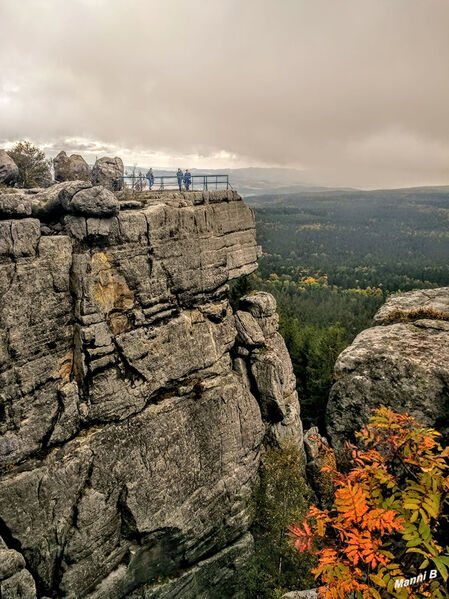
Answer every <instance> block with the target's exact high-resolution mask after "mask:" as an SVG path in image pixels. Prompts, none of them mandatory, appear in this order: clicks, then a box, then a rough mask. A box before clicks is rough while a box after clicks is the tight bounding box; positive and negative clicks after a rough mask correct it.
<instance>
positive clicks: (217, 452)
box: [0, 181, 302, 599]
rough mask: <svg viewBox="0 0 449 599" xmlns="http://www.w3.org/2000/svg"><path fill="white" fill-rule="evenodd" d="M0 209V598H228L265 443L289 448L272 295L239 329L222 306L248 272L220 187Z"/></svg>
mask: <svg viewBox="0 0 449 599" xmlns="http://www.w3.org/2000/svg"><path fill="white" fill-rule="evenodd" d="M111 196H112V197H111ZM12 197H13V199H9V202H7V201H6V200H5V199H4V197H3V196H2V197H0V294H1V297H2V301H1V303H0V408H1V411H2V419H1V424H0V464H1V475H0V515H1V518H0V535H2V537H3V539H4V540H5V543H6V547H5V548H4V549H2V548H1V547H0V549H2V551H6V552H7V554H5V555H6V556H7V561H5V562H4V563H10V562H11V564H13V565H14V567H12V566H11V568H10V569H9V570H8V571H7V573H6V575H5V574H3V576H4V577H5V580H6V581H7V582H5V584H9V585H10V587H8V588H15V587H13V586H12V585H14V584H19V582H17V579H18V578H20V579H21V580H22V579H23V585H24V586H23V588H24V589H25V590H24V591H23V593H22V594H19V593H18V592H16V595H14V593H12V594H11V593H10V595H7V593H6V591H5V592H4V587H3V583H0V584H1V585H2V586H1V587H0V588H1V589H2V597H3V596H5V597H7V596H14V597H22V596H23V597H34V591H33V585H35V586H36V589H37V595H38V596H39V597H42V596H48V597H65V598H78V597H79V598H88V599H114V598H119V597H120V598H121V597H133V598H135V599H137V598H139V599H142V598H147V599H149V598H151V599H172V598H173V599H174V598H175V597H182V598H183V599H189V598H192V599H194V598H196V597H197V596H201V597H203V598H205V599H206V598H209V597H210V598H216V597H223V598H224V597H226V596H228V595H231V594H232V591H233V580H234V574H235V571H236V569H238V568H239V567H241V566H242V564H243V563H244V561H245V560H246V559H247V557H248V555H249V553H250V552H251V550H252V537H251V535H250V534H249V533H248V532H247V530H248V527H249V525H250V522H251V515H250V510H249V505H248V504H249V501H248V500H249V497H250V494H251V491H252V487H253V485H254V483H255V482H256V480H257V471H258V463H259V452H260V446H261V443H262V439H263V438H264V436H265V435H268V436H270V438H272V439H274V440H276V439H280V438H283V437H284V436H287V437H289V438H293V439H296V440H297V441H298V442H300V441H302V429H301V422H300V419H299V405H298V400H297V396H296V392H295V383H294V377H293V375H292V369H291V362H290V359H289V356H288V353H287V351H286V348H285V345H284V343H283V341H282V338H281V337H280V336H279V334H278V333H277V316H276V313H275V303H274V300H273V298H272V297H271V296H270V295H268V294H257V295H253V296H251V295H250V296H247V297H246V298H244V299H243V300H242V302H241V309H240V310H239V311H238V312H237V314H236V315H234V314H233V312H232V310H231V308H230V305H229V302H228V299H227V290H228V286H227V283H228V281H229V280H230V279H233V278H236V277H239V276H241V275H246V274H249V273H251V272H252V271H253V270H254V269H255V268H256V266H257V263H256V260H257V257H258V254H259V248H258V247H257V245H256V242H255V226H254V217H253V214H252V212H251V210H250V209H249V208H248V207H246V206H245V204H244V203H243V202H242V200H241V198H240V197H239V196H238V195H237V194H236V193H235V192H232V191H223V192H191V193H178V192H176V193H170V192H166V193H157V192H155V193H147V194H141V195H139V199H138V200H135V199H134V200H133V201H128V200H126V198H122V199H121V202H120V204H121V205H120V208H121V210H120V211H119V212H118V205H117V204H118V200H117V198H116V197H115V196H113V195H112V194H111V195H109V192H108V191H107V190H106V189H104V188H102V187H98V186H91V185H90V184H86V182H82V181H81V182H79V181H77V182H69V183H61V184H59V185H54V186H53V187H51V188H49V189H47V190H44V191H42V190H32V191H30V192H29V193H23V194H22V193H21V194H12ZM113 200H114V201H113ZM14 577H16V579H15V580H12V579H13V578H14ZM8 581H9V582H8ZM20 584H22V583H20ZM26 585H28V587H27V586H26ZM26 589H28V590H26ZM21 592H22V591H21Z"/></svg>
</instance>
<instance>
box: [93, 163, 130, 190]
mask: <svg viewBox="0 0 449 599" xmlns="http://www.w3.org/2000/svg"><path fill="white" fill-rule="evenodd" d="M124 170H125V169H124V166H123V162H122V159H121V158H118V157H115V158H108V157H104V158H99V159H98V160H97V161H96V162H95V164H94V166H93V168H92V173H91V180H92V183H93V184H94V185H103V186H104V187H106V188H107V189H110V190H111V191H119V190H120V189H122V187H123V179H122V177H123V174H124Z"/></svg>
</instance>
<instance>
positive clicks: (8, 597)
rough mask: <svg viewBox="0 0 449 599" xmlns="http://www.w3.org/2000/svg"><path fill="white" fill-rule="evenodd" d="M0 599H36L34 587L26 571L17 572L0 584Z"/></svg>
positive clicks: (31, 578)
mask: <svg viewBox="0 0 449 599" xmlns="http://www.w3.org/2000/svg"><path fill="white" fill-rule="evenodd" d="M0 594H1V597H2V599H36V586H35V584H34V580H33V577H32V576H31V574H30V573H29V572H28V570H19V572H16V573H15V574H13V575H12V576H11V577H10V578H7V579H6V580H3V581H2V582H0Z"/></svg>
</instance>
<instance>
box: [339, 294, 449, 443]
mask: <svg viewBox="0 0 449 599" xmlns="http://www.w3.org/2000/svg"><path fill="white" fill-rule="evenodd" d="M374 324H375V325H377V326H374V327H373V328H370V329H367V330H365V331H363V332H362V333H360V335H358V336H357V337H356V339H355V340H354V342H353V343H352V345H351V346H350V347H348V348H347V349H345V350H344V351H343V352H342V353H341V354H340V356H339V358H338V360H337V363H336V365H335V377H336V379H337V382H336V383H335V385H334V386H333V388H332V391H331V395H330V399H329V404H328V412H327V420H328V431H329V433H330V436H331V439H332V442H333V444H334V446H337V447H338V446H339V445H340V444H341V443H342V442H343V441H344V440H345V439H348V438H351V437H352V434H353V432H354V431H356V430H359V429H360V427H361V426H362V425H363V424H365V423H366V422H367V420H368V418H369V416H370V413H371V412H370V410H371V408H374V407H377V406H379V405H380V404H385V405H388V406H390V407H392V408H393V409H395V410H397V411H407V412H408V413H409V414H411V415H412V416H414V417H415V418H417V419H418V420H419V421H421V422H423V423H424V424H426V425H428V426H432V427H435V428H436V429H438V430H439V431H440V432H442V433H443V434H444V435H446V437H447V436H448V434H449V287H445V288H440V289H425V290H419V291H411V292H409V293H404V294H397V295H393V296H391V297H390V298H389V299H388V301H387V302H386V303H385V304H384V306H382V307H381V308H380V310H379V311H378V312H377V314H376V315H375V317H374Z"/></svg>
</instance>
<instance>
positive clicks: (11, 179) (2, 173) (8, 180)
mask: <svg viewBox="0 0 449 599" xmlns="http://www.w3.org/2000/svg"><path fill="white" fill-rule="evenodd" d="M18 177H19V167H18V166H17V164H16V163H15V162H14V160H13V159H12V158H10V156H8V154H7V153H6V151H5V150H0V183H3V184H4V185H15V184H16V182H17V179H18Z"/></svg>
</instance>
